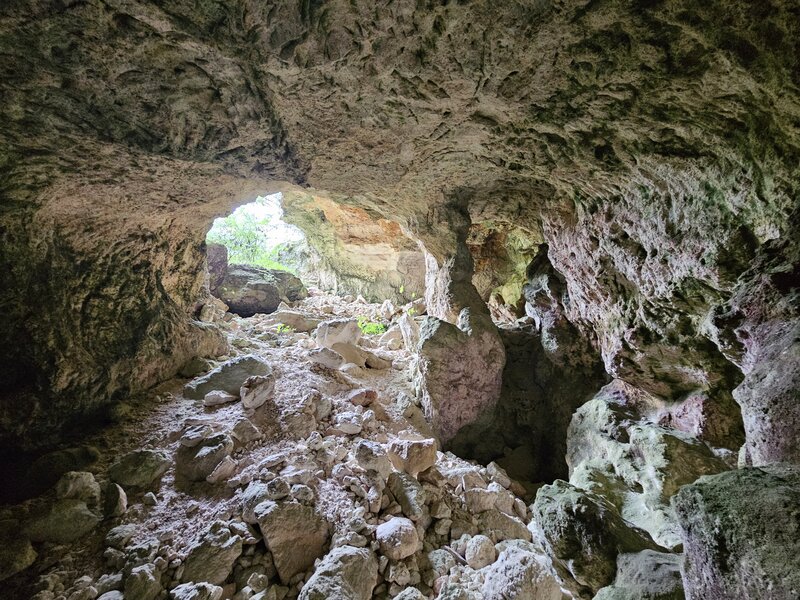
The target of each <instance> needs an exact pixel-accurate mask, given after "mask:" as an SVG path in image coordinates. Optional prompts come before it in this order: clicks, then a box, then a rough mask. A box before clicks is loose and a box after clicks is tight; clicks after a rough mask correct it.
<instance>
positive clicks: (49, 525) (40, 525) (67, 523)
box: [23, 499, 100, 544]
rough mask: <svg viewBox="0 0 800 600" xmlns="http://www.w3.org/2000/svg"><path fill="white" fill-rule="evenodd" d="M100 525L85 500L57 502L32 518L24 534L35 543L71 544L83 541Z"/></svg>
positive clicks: (97, 517) (98, 519)
mask: <svg viewBox="0 0 800 600" xmlns="http://www.w3.org/2000/svg"><path fill="white" fill-rule="evenodd" d="M99 523H100V517H99V516H97V515H96V514H95V513H93V512H92V511H90V510H89V509H88V508H87V506H86V503H85V502H84V501H83V500H75V499H63V500H56V501H55V502H54V503H52V504H51V505H50V506H48V507H47V508H46V509H45V511H44V512H42V513H40V514H38V515H36V516H34V517H32V518H31V519H30V520H29V521H28V523H27V524H26V525H25V528H24V529H23V533H24V535H25V536H27V537H28V538H29V539H30V540H32V541H34V542H53V543H56V544H69V543H70V542H74V541H76V540H79V539H81V538H82V537H84V536H85V535H87V534H88V533H89V532H91V531H92V530H93V529H94V528H95V527H97V525H98V524H99Z"/></svg>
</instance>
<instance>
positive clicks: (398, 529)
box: [375, 517, 419, 560]
mask: <svg viewBox="0 0 800 600" xmlns="http://www.w3.org/2000/svg"><path fill="white" fill-rule="evenodd" d="M375 539H376V540H377V541H378V543H379V544H380V548H381V552H382V553H383V554H384V555H386V556H387V557H389V558H390V559H392V560H402V559H404V558H406V557H408V556H411V555H412V554H414V553H415V552H416V551H417V550H418V546H419V536H418V535H417V528H416V527H415V526H414V523H413V522H412V521H411V520H410V519H406V518H405V517H392V518H391V519H389V520H388V521H386V523H383V524H381V525H379V526H378V528H377V529H376V530H375Z"/></svg>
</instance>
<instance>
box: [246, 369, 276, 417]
mask: <svg viewBox="0 0 800 600" xmlns="http://www.w3.org/2000/svg"><path fill="white" fill-rule="evenodd" d="M274 389H275V377H274V376H272V375H271V374H270V375H253V376H251V377H248V378H247V379H245V380H244V383H242V387H241V389H240V390H239V395H240V397H241V399H242V406H244V407H245V408H248V409H255V408H258V407H259V406H262V405H263V404H264V403H265V402H266V401H267V400H269V399H270V398H271V397H272V392H273V390H274Z"/></svg>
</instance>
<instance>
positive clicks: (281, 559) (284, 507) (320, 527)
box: [255, 501, 328, 585]
mask: <svg viewBox="0 0 800 600" xmlns="http://www.w3.org/2000/svg"><path fill="white" fill-rule="evenodd" d="M255 512H256V515H255V516H256V518H257V519H258V526H259V527H260V528H261V533H262V535H263V536H264V542H265V543H266V545H267V549H268V550H269V551H270V552H272V557H273V560H274V561H275V569H276V570H277V571H278V576H279V577H280V579H281V582H283V583H284V585H285V584H286V583H288V582H289V580H290V579H291V578H292V577H294V576H295V575H297V574H298V573H303V572H305V571H307V570H308V569H310V568H311V567H312V566H313V565H314V561H315V560H316V559H318V558H320V557H321V556H322V553H323V552H322V549H323V547H324V546H325V543H326V542H327V541H328V524H327V522H326V521H325V520H324V519H323V518H322V517H320V516H319V515H318V514H317V513H316V512H314V509H313V508H311V507H309V506H305V505H303V504H297V503H294V502H286V503H281V504H277V503H275V502H272V501H266V502H263V503H261V504H259V505H258V506H257V507H256V511H255Z"/></svg>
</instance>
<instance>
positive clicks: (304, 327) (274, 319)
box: [265, 310, 321, 333]
mask: <svg viewBox="0 0 800 600" xmlns="http://www.w3.org/2000/svg"><path fill="white" fill-rule="evenodd" d="M265 322H266V323H268V324H277V323H280V324H282V325H285V326H286V327H291V328H292V329H293V330H294V331H299V332H302V333H308V332H309V331H313V330H314V329H316V328H317V327H318V326H319V324H320V323H321V320H320V319H318V318H316V317H309V316H307V315H304V314H303V313H299V312H295V311H291V310H279V311H277V312H274V313H272V314H271V315H270V316H269V317H268V318H267V320H266V321H265Z"/></svg>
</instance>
